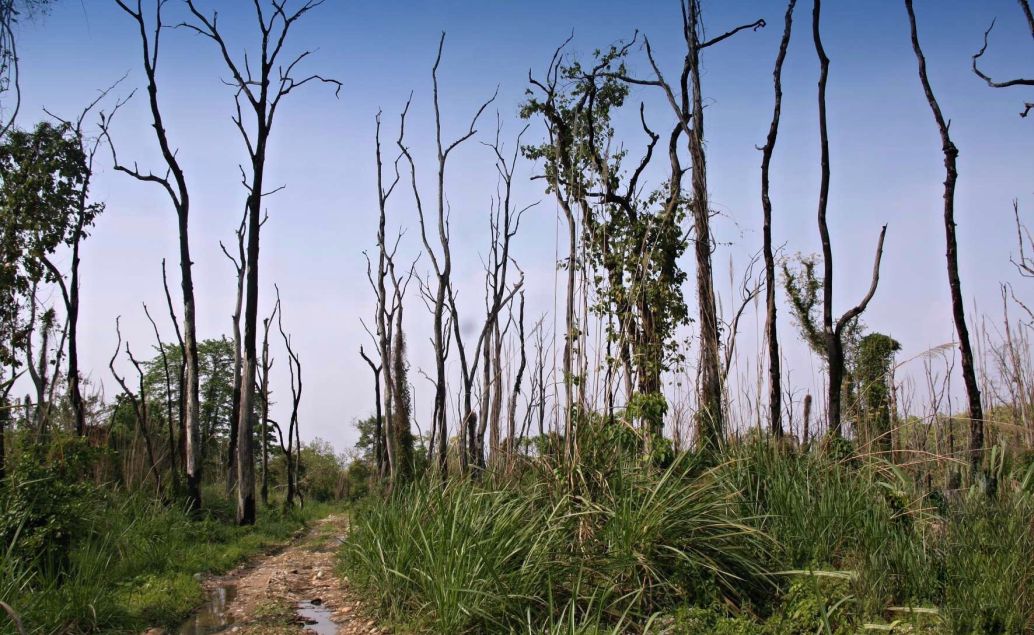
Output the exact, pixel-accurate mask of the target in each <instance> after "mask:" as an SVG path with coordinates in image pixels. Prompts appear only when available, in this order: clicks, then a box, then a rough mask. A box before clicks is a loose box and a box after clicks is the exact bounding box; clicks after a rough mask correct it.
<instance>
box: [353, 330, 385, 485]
mask: <svg viewBox="0 0 1034 635" xmlns="http://www.w3.org/2000/svg"><path fill="white" fill-rule="evenodd" d="M359 356H360V357H362V358H363V360H364V361H365V362H366V364H367V365H368V366H369V367H370V371H371V372H372V373H373V394H374V403H375V404H376V407H377V414H376V417H377V418H376V420H375V423H374V433H373V435H374V436H373V455H374V461H375V464H376V465H377V475H378V476H382V477H383V476H384V455H383V453H382V451H381V449H382V448H381V438H382V437H383V435H384V420H383V414H382V412H381V367H380V365H378V364H374V363H373V360H372V359H370V358H369V356H367V354H366V351H364V350H363V347H362V346H360V347H359Z"/></svg>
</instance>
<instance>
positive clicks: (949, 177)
mask: <svg viewBox="0 0 1034 635" xmlns="http://www.w3.org/2000/svg"><path fill="white" fill-rule="evenodd" d="M1021 3H1022V0H1021ZM905 9H906V10H907V11H908V25H909V30H910V33H911V36H912V50H913V51H914V52H915V56H916V62H917V63H918V65H919V81H920V83H921V84H922V86H923V93H924V94H925V95H926V102H927V103H928V104H929V105H930V112H931V113H932V114H933V118H934V121H935V122H936V124H937V131H938V133H939V134H940V136H941V152H942V153H943V154H944V241H945V252H944V254H945V258H946V260H947V269H948V289H949V291H950V292H951V313H952V318H953V319H954V321H955V333H956V335H957V336H958V338H959V352H960V353H961V354H962V381H963V383H965V385H966V397H967V401H968V404H969V455H970V456H969V458H970V464H971V465H972V467H973V470H974V471H976V470H979V468H980V462H981V460H982V459H983V454H984V409H983V406H982V405H981V402H980V385H979V384H978V383H977V374H976V368H975V364H974V361H973V348H972V346H971V345H970V341H969V328H967V326H966V311H965V300H964V298H963V296H962V283H961V281H960V280H959V246H958V241H957V240H956V237H955V183H956V182H957V181H958V178H959V172H958V167H957V160H958V156H959V149H958V148H957V147H956V146H955V143H954V142H953V141H952V139H951V135H950V134H949V132H948V128H949V126H950V125H951V124H950V122H949V121H946V120H945V118H944V115H943V114H942V113H941V106H940V104H939V103H938V102H937V98H936V97H935V96H934V94H933V88H932V87H931V86H930V79H929V78H928V77H927V74H926V56H924V55H923V49H922V48H921V47H920V45H919V34H918V31H917V28H916V14H915V10H914V9H913V8H912V0H905ZM1027 13H1028V16H1029V15H1030V8H1029V7H1028V8H1027ZM1032 30H1034V24H1032ZM984 46H985V47H986V46H987V44H986V42H985V44H984ZM982 52H983V51H981V53H982ZM973 68H974V70H975V69H976V59H975V58H974V60H973Z"/></svg>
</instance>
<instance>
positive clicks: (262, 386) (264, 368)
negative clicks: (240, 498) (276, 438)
mask: <svg viewBox="0 0 1034 635" xmlns="http://www.w3.org/2000/svg"><path fill="white" fill-rule="evenodd" d="M279 310H280V302H279V299H278V301H277V303H276V304H275V305H273V311H272V312H271V313H270V314H269V317H267V318H265V319H263V320H262V362H261V365H260V366H259V369H258V370H259V422H260V425H259V435H261V436H260V438H261V441H260V444H261V451H262V456H261V465H262V487H261V488H260V491H259V495H260V497H261V499H262V504H263V505H264V506H266V507H269V371H270V370H271V369H272V368H273V360H272V358H270V356H269V327H270V325H271V324H272V323H273V318H275V317H276V315H277V313H278V312H279Z"/></svg>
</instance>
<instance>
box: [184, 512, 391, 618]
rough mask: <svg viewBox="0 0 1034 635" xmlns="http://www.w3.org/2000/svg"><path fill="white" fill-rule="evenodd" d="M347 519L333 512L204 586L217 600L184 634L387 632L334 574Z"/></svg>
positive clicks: (214, 600) (213, 599) (213, 600)
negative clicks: (274, 549)
mask: <svg viewBox="0 0 1034 635" xmlns="http://www.w3.org/2000/svg"><path fill="white" fill-rule="evenodd" d="M347 523H348V520H347V518H346V517H345V516H343V515H332V516H328V517H327V518H324V519H322V520H320V521H317V522H316V523H315V525H314V526H313V527H312V529H311V530H310V531H309V532H308V533H307V534H306V535H304V536H302V537H300V538H299V539H297V540H295V541H294V542H292V543H291V544H290V545H289V546H288V547H286V548H285V549H283V550H282V551H280V552H279V553H276V554H274V555H270V556H267V557H265V558H263V559H262V560H259V561H258V562H255V563H252V564H250V565H248V566H247V567H246V568H243V569H241V570H239V571H236V572H232V573H230V574H229V575H226V576H221V577H217V578H212V579H210V580H207V581H205V583H204V585H205V588H206V590H207V591H209V594H210V597H211V598H212V601H211V602H210V606H207V607H206V608H205V609H203V610H202V611H201V612H199V614H198V615H197V616H196V617H195V619H194V620H192V621H191V622H190V623H188V624H185V625H184V626H183V628H181V629H180V631H179V633H180V635H211V634H212V633H234V634H240V635H250V634H263V635H267V634H269V635H272V634H279V633H298V632H299V631H300V630H302V629H303V628H304V629H305V630H307V631H309V632H313V633H316V634H317V635H334V634H336V633H342V634H348V635H352V634H356V633H382V632H384V631H382V630H380V629H378V628H377V627H376V626H375V624H374V622H373V621H372V620H370V619H368V618H364V617H361V616H360V615H359V611H358V608H359V606H358V602H357V601H356V600H355V598H352V597H350V596H349V594H348V591H347V589H346V588H345V585H344V584H343V583H342V582H341V581H340V580H339V579H338V578H337V577H336V576H335V575H334V556H335V553H336V552H337V548H338V546H339V545H340V544H341V540H342V539H343V536H344V533H345V531H346V528H347Z"/></svg>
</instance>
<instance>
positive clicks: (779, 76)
mask: <svg viewBox="0 0 1034 635" xmlns="http://www.w3.org/2000/svg"><path fill="white" fill-rule="evenodd" d="M796 4H797V0H789V2H788V3H787V5H786V18H785V20H784V23H785V26H784V27H783V37H782V39H781V40H779V53H777V54H776V61H775V69H774V70H773V71H772V85H773V89H774V93H775V102H774V104H773V106H772V123H771V125H770V126H769V128H768V137H767V138H766V139H765V145H764V147H763V148H762V150H761V152H762V154H761V208H762V211H763V213H764V221H763V226H762V247H761V251H762V253H763V255H764V259H765V339H766V340H768V421H769V428H770V430H771V431H772V434H773V435H774V436H775V437H776V438H781V437H782V436H783V419H782V409H783V405H782V388H781V381H780V371H779V332H778V331H779V329H778V326H777V319H776V279H775V270H776V265H775V254H774V251H773V249H772V199H771V198H770V196H769V169H770V166H771V164H772V154H773V153H774V152H775V144H776V138H777V136H778V135H779V117H780V115H781V114H782V110H783V61H784V60H786V49H787V48H788V47H789V45H790V32H791V30H792V28H793V9H794V6H795V5H796Z"/></svg>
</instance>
